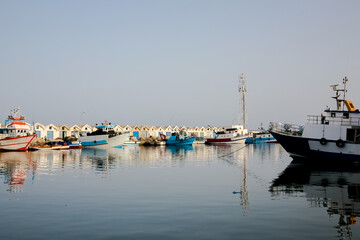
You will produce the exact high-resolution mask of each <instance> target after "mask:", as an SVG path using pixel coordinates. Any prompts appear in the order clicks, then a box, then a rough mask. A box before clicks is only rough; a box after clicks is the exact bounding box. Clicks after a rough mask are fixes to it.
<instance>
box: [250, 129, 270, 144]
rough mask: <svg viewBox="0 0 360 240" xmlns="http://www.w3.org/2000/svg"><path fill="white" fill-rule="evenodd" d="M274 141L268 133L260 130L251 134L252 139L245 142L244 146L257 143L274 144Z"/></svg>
mask: <svg viewBox="0 0 360 240" xmlns="http://www.w3.org/2000/svg"><path fill="white" fill-rule="evenodd" d="M276 142H277V141H276V139H275V138H274V137H273V135H271V133H269V132H268V131H265V130H262V131H261V132H259V133H253V136H252V137H249V138H247V139H246V140H245V143H246V144H257V143H276Z"/></svg>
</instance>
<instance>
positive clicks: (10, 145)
mask: <svg viewBox="0 0 360 240" xmlns="http://www.w3.org/2000/svg"><path fill="white" fill-rule="evenodd" d="M35 137H36V135H28V136H20V137H12V138H3V139H0V151H26V150H28V148H29V146H30V144H31V142H32V141H33V140H34V139H35Z"/></svg>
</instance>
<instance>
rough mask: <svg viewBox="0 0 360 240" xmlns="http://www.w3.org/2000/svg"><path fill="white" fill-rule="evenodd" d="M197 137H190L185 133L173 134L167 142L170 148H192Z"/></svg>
mask: <svg viewBox="0 0 360 240" xmlns="http://www.w3.org/2000/svg"><path fill="white" fill-rule="evenodd" d="M195 139H196V137H188V136H186V135H185V134H184V133H182V132H180V133H173V134H172V135H171V136H170V137H169V139H167V140H166V145H168V146H191V145H192V144H193V143H194V141H195Z"/></svg>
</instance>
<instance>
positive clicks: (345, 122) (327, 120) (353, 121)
mask: <svg viewBox="0 0 360 240" xmlns="http://www.w3.org/2000/svg"><path fill="white" fill-rule="evenodd" d="M307 124H315V125H316V124H324V125H337V126H360V118H359V117H345V116H342V117H329V116H319V115H308V117H307Z"/></svg>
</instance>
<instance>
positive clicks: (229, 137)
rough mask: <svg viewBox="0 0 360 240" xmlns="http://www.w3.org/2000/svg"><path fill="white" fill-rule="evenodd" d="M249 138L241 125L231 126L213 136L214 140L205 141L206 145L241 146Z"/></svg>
mask: <svg viewBox="0 0 360 240" xmlns="http://www.w3.org/2000/svg"><path fill="white" fill-rule="evenodd" d="M248 137H249V135H248V130H247V129H244V128H243V126H242V125H232V126H231V127H228V128H226V129H225V131H220V132H217V133H216V134H215V137H214V138H208V139H206V143H207V144H241V143H245V140H246V139H247V138H248Z"/></svg>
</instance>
